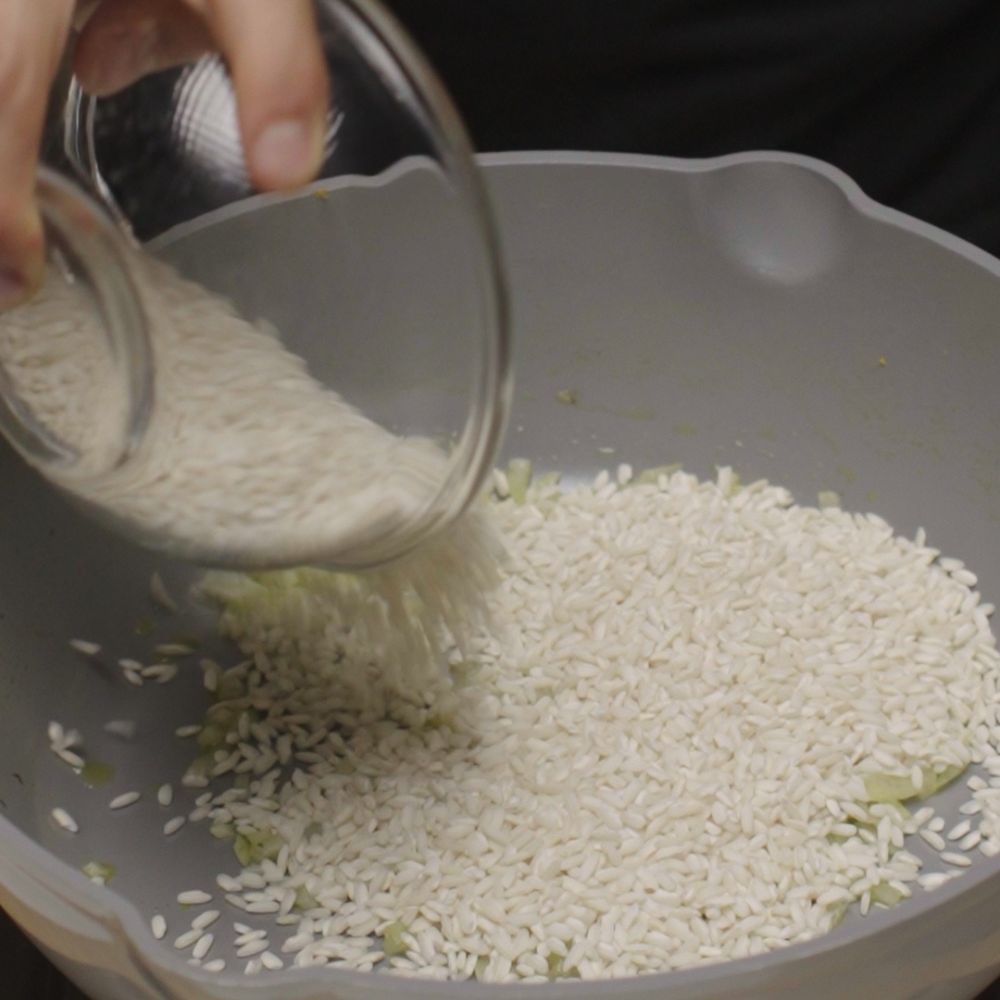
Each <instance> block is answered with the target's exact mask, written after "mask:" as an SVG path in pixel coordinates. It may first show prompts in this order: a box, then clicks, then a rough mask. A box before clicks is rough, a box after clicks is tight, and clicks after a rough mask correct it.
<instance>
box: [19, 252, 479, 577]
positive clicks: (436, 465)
mask: <svg viewBox="0 0 1000 1000" xmlns="http://www.w3.org/2000/svg"><path fill="white" fill-rule="evenodd" d="M132 264H133V276H134V277H135V278H136V281H137V283H138V285H139V286H140V288H141V289H142V292H143V295H144V299H145V302H146V305H147V311H148V314H149V319H150V339H151V345H152V349H153V355H154V358H155V369H156V370H155V386H154V392H155V406H154V408H153V411H152V418H151V422H150V425H149V428H148V430H147V432H146V434H145V436H144V438H143V440H142V443H141V445H140V447H139V448H138V450H137V451H136V452H135V453H134V454H133V455H132V456H131V457H130V458H129V460H128V461H127V462H125V463H124V464H122V465H120V466H118V467H115V468H111V469H110V470H109V469H108V464H109V462H110V461H112V460H113V459H114V457H115V456H116V455H117V450H116V449H117V448H118V447H119V446H120V441H121V433H120V428H121V421H122V419H123V418H122V413H123V405H124V404H123V396H122V391H121V379H120V376H119V375H118V372H117V368H116V366H115V365H114V364H113V362H112V357H111V354H110V353H109V351H108V347H107V344H106V342H105V339H104V335H103V333H102V327H101V326H100V325H99V324H98V322H97V314H96V313H95V312H94V310H93V309H92V307H91V306H90V305H89V303H88V302H87V301H86V300H85V296H84V295H83V293H82V291H81V289H80V288H79V287H78V286H75V285H70V284H67V283H66V282H65V281H63V280H62V279H61V278H59V277H58V276H57V275H56V274H55V273H54V272H52V273H50V274H49V276H48V279H47V281H46V283H45V286H44V288H43V289H42V290H41V292H40V293H39V294H38V295H37V296H36V297H35V298H34V299H32V300H31V301H30V302H29V303H27V304H26V305H24V306H22V307H20V308H18V309H15V310H13V311H9V312H6V313H4V314H3V315H2V317H0V362H2V364H3V368H4V372H5V374H6V375H7V376H8V377H9V378H10V380H11V383H12V385H13V387H14V388H15V390H16V391H17V392H18V393H19V395H20V396H21V398H22V400H24V402H25V403H26V404H27V406H28V408H29V409H30V410H31V411H32V412H33V413H34V414H35V415H36V416H37V417H38V418H39V419H40V420H41V421H42V423H43V424H44V425H45V426H46V427H47V429H48V430H49V431H50V432H52V433H54V434H55V435H56V436H57V437H58V438H60V439H61V440H62V441H63V442H64V443H66V444H68V445H70V446H72V447H73V448H75V449H76V450H77V451H78V452H79V453H80V455H81V458H80V461H79V462H77V463H76V464H75V465H73V466H72V467H68V468H59V467H55V468H49V469H46V472H47V473H48V474H49V475H50V476H51V477H53V478H55V479H56V480H57V482H59V483H60V485H62V486H63V487H64V488H66V489H68V490H70V491H71V492H73V493H74V494H76V495H77V496H79V497H80V498H82V499H84V500H86V501H87V502H89V503H90V504H93V505H95V506H96V507H97V508H99V509H100V510H102V511H104V512H105V513H108V514H110V515H112V516H113V517H114V518H115V519H117V520H119V521H120V522H123V523H124V524H125V525H127V526H128V527H130V528H131V529H132V530H133V531H135V532H136V533H138V534H139V535H141V536H142V537H144V538H147V539H151V540H153V541H155V542H156V543H157V544H159V545H161V546H164V547H166V548H167V549H168V550H170V551H173V552H176V553H178V554H180V555H186V556H193V557H194V558H198V559H200V560H201V561H202V562H206V561H211V559H210V557H212V556H214V557H215V558H216V559H218V558H220V556H225V557H227V558H230V559H231V558H232V557H233V556H238V557H240V560H241V561H240V563H239V565H242V566H255V565H256V566H274V565H296V564H315V563H316V562H317V561H319V562H327V563H329V562H338V561H339V562H341V563H344V562H354V561H357V560H358V559H361V560H363V559H364V556H363V553H364V552H365V551H366V547H367V546H369V545H370V544H371V543H372V542H377V541H379V540H380V539H382V538H383V537H384V535H385V534H386V533H387V532H388V531H390V529H396V528H398V527H400V526H401V525H403V526H405V525H410V524H411V523H412V522H413V521H414V519H415V518H416V517H417V516H418V515H419V514H420V513H421V512H422V511H423V510H424V508H425V507H426V506H427V505H428V503H429V502H430V501H431V499H432V498H433V497H434V496H435V494H436V491H437V490H438V488H439V486H440V484H441V483H442V481H443V479H444V476H445V470H446V468H447V457H446V455H445V453H444V452H443V451H442V450H441V448H439V447H438V446H436V445H435V444H433V443H432V442H430V441H428V440H425V439H419V438H413V437H399V436H397V435H395V434H392V433H390V432H389V431H387V430H385V429H384V428H383V427H380V426H379V425H378V424H376V423H374V422H373V421H371V420H369V419H368V418H367V417H365V416H364V415H363V414H361V413H359V412H358V411H357V410H355V409H354V408H353V407H352V406H350V405H348V404H347V403H346V402H344V400H342V399H341V398H340V397H339V396H337V395H336V394H335V393H334V392H332V391H330V390H329V389H328V388H327V387H325V386H323V385H322V384H320V383H319V382H317V381H316V380H315V379H313V378H312V376H311V375H310V374H309V372H308V370H307V367H306V364H305V362H304V361H303V360H302V359H301V358H299V357H298V356H296V355H295V354H292V353H291V352H289V351H287V350H286V349H285V348H284V347H283V346H282V344H281V341H280V340H279V339H278V337H277V336H276V335H275V334H274V333H273V331H268V330H267V329H265V328H263V327H262V326H259V325H255V324H252V323H250V322H248V321H247V320H245V319H243V318H242V317H241V316H239V315H238V314H237V313H236V311H235V310H234V308H233V307H232V305H231V304H230V303H228V302H227V301H226V300H224V299H222V298H220V297H219V296H217V295H214V294H212V293H211V292H208V291H206V290H205V289H204V288H202V287H200V286H199V285H197V284H195V283H193V282H190V281H186V280H184V279H182V278H181V277H180V276H179V275H178V274H176V273H175V272H174V271H172V270H171V269H170V268H168V267H166V266H165V265H164V264H162V263H159V262H157V261H156V260H154V259H153V258H150V257H146V256H145V255H139V254H136V255H135V256H134V259H133V261H132ZM463 530H464V537H463V539H462V545H463V547H464V548H466V549H468V548H469V547H470V546H479V547H481V548H486V549H487V550H488V549H489V542H488V540H487V539H484V538H483V537H481V531H480V532H477V531H476V530H473V529H472V528H470V527H469V526H468V525H466V526H464V527H463ZM488 554H490V555H492V553H488Z"/></svg>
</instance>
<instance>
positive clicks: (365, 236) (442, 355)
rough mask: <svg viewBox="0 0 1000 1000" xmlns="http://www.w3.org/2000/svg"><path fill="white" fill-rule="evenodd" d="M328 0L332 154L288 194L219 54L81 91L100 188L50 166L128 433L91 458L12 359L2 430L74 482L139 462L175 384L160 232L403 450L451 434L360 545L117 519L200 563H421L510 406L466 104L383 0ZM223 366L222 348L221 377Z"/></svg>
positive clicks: (500, 312) (82, 154) (74, 100)
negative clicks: (171, 529) (254, 180)
mask: <svg viewBox="0 0 1000 1000" xmlns="http://www.w3.org/2000/svg"><path fill="white" fill-rule="evenodd" d="M316 13H317V21H318V27H319V30H320V34H321V38H322V43H323V49H324V52H325V54H326V59H327V65H328V68H329V73H330V80H331V95H332V96H331V104H330V109H329V113H328V118H327V133H326V147H325V156H324V163H323V167H322V169H321V171H320V174H319V176H318V178H317V179H316V181H315V182H313V183H312V184H310V185H308V186H307V187H306V188H303V189H301V190H298V191H295V192H291V193H289V194H281V195H275V194H266V195H262V194H259V193H257V192H255V191H254V190H252V188H251V186H250V184H249V181H248V179H247V174H246V170H245V167H244V161H243V153H242V147H241V143H240V138H239V133H238V129H237V124H236V115H235V105H234V97H233V92H232V87H231V85H230V81H229V78H228V75H227V72H226V68H225V66H224V64H223V62H222V61H221V60H220V59H219V58H218V57H215V56H209V57H205V58H203V59H201V60H200V61H198V62H197V63H194V64H191V65H188V66H185V67H182V68H178V69H174V70H168V71H166V72H163V73H158V74H156V75H154V76H151V77H148V78H146V79H144V80H142V81H139V82H138V83H136V84H134V85H133V86H131V87H129V88H127V89H126V90H124V91H122V92H121V93H119V94H116V95H113V96H112V97H109V98H102V99H93V98H90V97H87V96H86V95H84V94H83V93H82V92H81V90H80V88H79V87H78V86H77V85H76V83H75V82H71V83H70V86H69V92H68V96H67V98H66V101H65V106H64V114H63V117H62V122H61V125H62V133H63V134H62V143H61V146H62V151H63V154H64V158H65V162H64V163H63V164H61V166H62V167H63V169H66V167H67V165H68V167H69V169H71V170H72V171H73V172H74V173H75V175H76V178H77V180H78V181H79V182H81V183H82V184H83V186H84V187H86V188H87V189H89V191H90V192H91V193H92V196H93V197H87V196H85V195H83V194H82V193H80V192H78V191H74V190H73V188H72V186H70V185H68V184H67V183H66V182H65V181H63V180H60V179H58V178H56V177H54V176H53V175H52V174H50V173H48V172H45V171H43V173H42V175H41V180H40V187H39V197H40V200H41V203H42V209H43V214H44V215H45V219H46V225H47V230H48V234H49V247H50V277H49V281H50V282H52V281H62V282H64V283H65V284H66V286H67V287H70V286H72V287H74V288H76V289H78V290H79V292H78V294H80V295H81V296H83V297H84V298H87V299H89V300H90V308H93V309H96V310H97V312H98V314H99V316H100V319H101V327H102V329H103V330H104V341H103V351H104V354H105V356H106V361H105V366H106V372H105V374H106V375H107V378H108V380H109V382H113V383H114V385H115V387H116V388H115V391H114V392H108V393H103V394H99V395H101V396H102V398H103V401H102V403H101V406H100V408H99V410H95V412H94V413H92V414H90V419H93V420H100V421H103V422H104V423H105V424H108V422H109V421H110V422H111V423H113V425H114V427H115V428H117V431H116V434H114V435H109V434H105V435H104V439H105V440H111V439H112V438H113V439H114V445H113V446H111V445H108V446H107V447H105V448H104V449H103V450H102V453H101V454H100V455H93V454H86V455H81V454H80V451H81V448H80V446H79V445H78V444H77V445H74V443H72V442H66V441H61V440H59V438H58V435H55V434H53V433H52V432H51V428H47V427H46V424H45V420H44V419H43V418H40V417H39V415H38V414H33V413H31V412H30V411H29V410H28V409H26V408H25V406H24V405H23V400H19V398H18V394H17V392H16V391H15V388H14V386H13V383H12V381H11V379H9V378H7V377H6V376H7V374H8V373H7V372H6V371H5V370H4V369H0V376H2V377H0V396H2V397H3V398H2V402H0V429H2V430H3V431H4V433H6V434H7V436H8V437H9V438H10V439H11V440H12V441H13V442H14V443H15V445H16V446H17V447H18V448H19V449H20V450H21V451H22V453H23V454H25V456H26V457H28V458H29V460H31V461H32V462H34V463H35V464H36V465H38V466H39V467H40V468H41V469H42V471H43V472H46V473H47V474H49V475H50V476H51V478H54V479H55V480H56V481H57V482H62V483H63V484H64V485H66V484H67V483H68V484H69V488H70V491H71V492H73V486H72V475H73V471H72V470H73V468H74V467H77V468H80V469H83V468H85V469H86V470H87V472H88V473H91V472H93V471H94V470H95V469H101V470H106V469H108V468H119V469H120V468H122V467H123V465H124V466H127V464H128V463H130V462H131V463H135V462H136V454H137V452H139V451H141V449H142V448H143V447H146V448H148V447H150V446H151V441H150V432H149V426H150V425H152V426H153V427H154V430H155V428H156V422H157V415H158V414H159V413H161V412H162V411H163V410H164V409H165V407H166V406H167V404H168V403H169V402H170V397H169V395H168V396H167V398H166V399H164V394H165V393H167V394H169V393H170V392H172V391H173V390H172V388H171V384H170V383H169V381H168V380H166V379H165V378H164V377H163V373H162V370H161V369H162V368H163V365H162V359H161V364H160V365H159V366H158V364H157V350H156V337H155V336H154V337H153V338H152V341H153V343H152V349H151V346H150V333H149V329H150V325H151V320H152V321H153V323H152V325H153V327H154V328H155V322H156V321H157V317H156V316H155V315H153V313H151V310H155V309H156V308H157V305H156V303H155V301H153V300H155V296H153V297H152V299H151V296H150V294H149V290H148V288H146V287H144V283H143V281H141V280H136V273H135V263H136V262H135V259H134V249H132V248H134V247H135V246H139V245H141V246H142V247H143V248H144V249H145V250H146V251H148V252H149V253H151V254H153V255H155V256H157V257H159V258H161V259H162V260H163V261H165V262H166V263H168V264H169V265H171V266H172V267H173V268H175V269H176V270H177V271H178V272H180V274H181V275H183V276H184V277H185V278H188V279H191V280H193V281H195V282H197V283H198V284H199V285H201V286H204V287H205V288H207V289H209V290H210V291H212V292H214V293H218V294H219V295H221V296H224V297H225V298H226V299H228V300H230V301H231V302H232V303H234V305H235V307H236V310H237V311H238V312H239V314H240V315H241V316H243V317H246V318H247V319H248V320H253V321H259V322H261V323H264V324H266V325H267V326H268V328H270V329H273V330H274V331H276V333H277V335H278V336H280V338H281V342H282V344H283V346H284V348H285V349H286V350H287V351H288V352H291V353H292V354H294V355H297V356H298V357H300V358H301V359H302V360H303V361H304V362H305V364H306V366H307V369H308V372H309V374H310V375H311V376H312V378H313V379H315V380H316V381H317V382H319V383H320V384H321V385H323V386H325V387H327V388H330V389H333V390H334V391H335V392H336V393H337V394H338V395H339V396H340V397H341V398H343V399H344V400H346V401H347V402H348V403H350V404H352V405H353V406H354V407H356V408H357V410H359V411H360V412H361V413H362V414H364V415H365V416H366V417H369V418H371V420H373V421H375V422H376V423H378V424H379V425H381V426H382V427H384V428H386V429H387V430H389V431H391V432H392V433H393V434H394V435H397V436H399V437H400V438H401V439H404V440H406V441H414V440H420V441H429V440H432V441H434V442H436V444H437V445H439V446H440V452H441V456H442V457H441V462H440V463H439V464H438V465H436V466H435V473H434V475H433V477H428V481H427V482H426V484H425V485H426V491H425V493H426V495H424V496H423V497H422V498H421V499H420V502H419V503H418V504H413V503H409V504H407V505H406V509H405V510H404V509H403V508H400V509H398V510H394V511H391V512H390V514H389V515H387V516H386V517H382V518H380V519H378V521H377V523H373V524H371V525H369V530H367V532H364V533H362V534H361V535H354V536H352V537H351V541H350V544H344V543H343V541H339V542H337V543H336V544H333V545H332V547H331V546H330V545H329V544H326V543H324V542H323V540H322V539H321V538H320V537H318V536H317V538H316V544H315V545H314V546H313V548H312V549H311V550H310V551H306V550H303V549H302V548H301V546H300V547H299V548H297V549H295V550H294V551H293V550H291V549H286V551H284V552H283V553H282V552H269V551H268V550H267V547H266V546H262V547H259V548H258V549H257V550H256V551H251V550H253V549H254V546H253V544H252V543H253V540H254V534H253V525H248V533H247V535H246V539H247V542H248V544H247V545H243V544H241V545H235V546H234V545H233V543H232V540H231V539H229V540H228V541H222V540H220V539H212V538H205V539H200V540H197V541H194V540H192V539H186V540H184V539H180V540H179V539H177V538H164V537H162V535H161V534H160V533H158V532H157V531H153V532H146V531H144V530H143V528H142V526H141V525H139V524H137V523H135V521H134V519H133V520H131V521H130V520H128V519H125V520H123V519H122V518H119V517H116V515H115V512H114V511H113V510H108V509H104V510H98V513H101V514H102V516H104V517H105V518H110V519H111V520H112V521H115V522H116V523H117V524H118V526H119V527H120V528H125V530H128V531H130V532H131V533H132V534H133V535H134V536H136V537H137V538H138V539H139V540H140V541H142V542H143V543H144V544H147V545H151V546H154V547H157V548H161V549H165V550H167V551H169V552H171V553H173V554H175V555H179V556H182V557H184V558H188V559H192V560H195V561H198V562H201V563H206V564H212V565H226V566H240V567H244V568H266V567H269V566H278V565H293V564H300V563H302V562H308V563H312V564H322V565H336V566H341V567H349V568H356V567H361V566H369V565H375V564H378V563H381V562H384V561H387V560H389V559H392V558H394V557H396V556H399V555H401V554H403V553H404V552H406V551H408V550H409V549H412V548H413V547H415V546H416V545H417V544H419V543H420V541H422V540H423V539H424V538H426V537H428V536H429V535H430V534H432V533H433V532H435V531H437V530H439V529H440V528H442V527H444V526H445V525H447V524H448V523H450V522H451V521H453V520H454V519H455V518H456V517H457V516H458V515H459V514H460V513H461V512H462V511H463V510H464V509H465V508H466V507H467V506H468V505H469V504H470V503H471V502H472V500H473V499H474V498H475V496H476V495H477V493H478V491H479V489H480V487H481V485H482V483H483V481H484V478H485V476H486V475H487V473H488V471H489V469H490V467H491V465H492V461H493V458H494V455H495V451H496V449H497V447H498V444H499V440H500V437H501V435H502V431H503V426H504V423H505V419H506V414H507V409H508V405H509V398H510V374H509V364H510V358H509V334H508V324H507V313H506V303H505V294H504V285H503V277H502V269H501V262H500V254H499V250H498V242H497V236H496V231H495V226H494V223H493V219H492V215H491V212H490V209H489V205H488V202H487V198H486V195H485V192H484V190H483V187H482V183H481V181H480V178H479V174H478V172H477V169H476V167H475V164H474V160H473V157H472V154H471V151H470V147H469V144H468V141H467V139H466V137H465V134H464V131H463V128H462V126H461V123H460V121H459V119H458V116H457V114H456V113H455V111H454V109H453V108H452V106H451V104H450V101H449V100H448V98H447V96H446V95H445V93H444V91H443V89H442V88H441V86H440V85H439V84H438V83H437V81H436V80H435V78H434V76H433V74H432V73H431V71H430V70H429V68H428V67H427V65H426V64H425V62H424V61H423V59H422V58H421V57H420V55H419V54H418V53H417V51H416V50H415V48H414V47H413V45H412V44H411V43H410V42H409V41H408V40H407V39H406V37H405V35H404V34H403V32H402V31H401V29H400V28H399V27H398V25H396V23H395V22H394V21H393V20H392V19H391V18H390V17H389V16H388V15H387V14H386V13H385V11H383V10H382V8H380V7H379V6H378V5H377V4H375V3H371V2H369V0H320V2H317V3H316ZM95 201H96V202H99V203H100V206H101V207H100V208H98V206H97V204H95ZM109 219H113V220H114V224H113V225H112V224H111V223H110V222H109V221H108V220H109ZM81 222H82V225H81ZM130 245H131V246H130ZM0 364H5V359H4V358H3V357H2V356H0ZM226 365H227V362H226V357H225V356H220V357H219V358H218V366H219V373H220V375H223V374H225V372H226ZM111 405H113V406H114V414H113V416H109V414H108V412H106V408H107V406H111ZM154 436H155V435H154ZM82 450H83V451H86V449H85V448H84V449H82ZM84 460H86V461H84ZM390 464H391V463H390V462H388V460H385V461H383V466H385V467H381V466H379V465H378V463H377V462H375V461H374V460H373V464H372V468H371V470H370V474H366V475H367V480H368V481H367V482H366V483H365V484H364V489H363V490H362V489H361V486H360V485H358V484H355V485H353V486H351V484H350V483H347V482H345V485H344V489H345V491H353V493H354V495H347V492H345V495H344V496H343V497H342V498H340V499H342V500H343V503H344V504H345V505H346V506H345V507H344V509H345V510H346V509H349V508H350V505H351V504H354V505H355V506H356V507H357V508H358V509H359V510H361V509H362V508H364V507H365V506H366V505H367V504H368V503H369V499H368V498H369V496H375V495H376V494H375V492H373V491H377V490H378V489H380V488H381V485H385V484H391V482H392V478H393V476H394V475H395V473H396V471H397V470H395V469H393V468H391V467H389V465H390ZM348 478H349V477H348ZM355 478H357V477H355ZM431 480H433V481H431ZM92 506H94V505H92ZM96 507H98V508H100V507H101V504H97V505H96Z"/></svg>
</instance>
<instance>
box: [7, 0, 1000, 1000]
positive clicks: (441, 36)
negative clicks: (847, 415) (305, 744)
mask: <svg viewBox="0 0 1000 1000" xmlns="http://www.w3.org/2000/svg"><path fill="white" fill-rule="evenodd" d="M388 3H389V6H390V7H391V8H392V9H393V10H394V11H395V12H396V14H397V15H398V17H399V18H400V20H402V21H403V23H404V24H405V25H406V26H407V27H408V28H409V29H410V31H411V33H412V34H413V35H414V36H415V37H416V39H417V40H418V41H419V43H420V44H421V45H422V46H423V48H424V49H425V51H426V52H427V53H428V55H429V56H430V58H431V60H432V61H433V62H434V64H435V65H436V66H437V68H438V71H439V73H440V75H441V76H442V77H443V79H444V81H445V83H446V85H447V86H448V87H449V89H450V90H451V92H452V95H453V96H454V98H455V100H456V103H457V104H458V106H459V109H460V111H461V112H462V114H463V116H464V117H465V119H466V122H467V124H468V126H469V129H470V131H471V132H472V136H473V139H474V142H475V144H476V145H477V147H478V148H479V149H481V150H490V151H494V150H508V149H577V150H581V149H586V150H613V151H619V152H638V153H655V154H663V155H670V156H712V155H716V154H721V153H728V152H735V151H738V150H746V149H780V150H789V151H794V152H799V153H806V154H809V155H812V156H817V157H820V158H821V159H824V160H828V161H829V162H831V163H833V164H835V165H836V166H838V167H840V168H841V169H842V170H844V171H846V172H847V173H848V174H849V175H850V176H852V177H853V178H854V179H855V180H856V181H857V182H858V183H859V184H860V185H861V187H862V188H864V190H865V191H866V192H867V193H868V194H869V195H871V196H872V197H874V198H876V199H877V200H879V201H882V202H884V203H886V204H888V205H891V206H893V207H895V208H899V209H901V210H903V211H905V212H908V213H910V214H912V215H915V216H917V217H919V218H922V219H925V220H926V221H928V222H932V223H934V224H936V225H938V226H941V227H942V228H944V229H947V230H949V231H950V232H953V233H956V234H957V235H959V236H962V237H964V238H965V239H967V240H970V241H971V242H973V243H976V244H977V245H979V246H981V247H983V248H984V249H986V250H988V251H990V252H991V253H994V254H996V255H998V256H1000V0H798V2H796V0H784V2H782V0H388ZM0 955H2V956H3V957H4V959H5V960H6V964H5V979H6V984H5V988H4V989H3V994H4V995H5V996H7V997H10V998H11V1000H81V998H82V994H80V993H79V992H78V991H77V990H75V989H73V988H72V987H71V986H69V985H68V984H67V983H66V982H65V981H64V980H63V979H62V978H61V977H60V976H59V974H58V973H56V972H55V970H54V969H53V968H52V967H51V966H49V965H48V963H47V962H46V961H45V960H44V959H43V958H42V957H41V956H40V955H39V954H38V952H36V951H35V950H34V948H33V947H32V946H31V945H30V944H29V943H28V942H27V941H26V940H25V939H24V938H23V936H22V935H21V934H20V933H19V932H18V931H17V930H16V929H15V928H14V927H13V925H12V924H11V923H10V922H9V921H8V920H7V919H6V917H4V916H3V915H2V914H0ZM862 1000H867V998H862ZM981 1000H1000V986H994V987H992V988H991V989H990V990H988V991H987V992H986V993H984V994H983V997H982V998H981Z"/></svg>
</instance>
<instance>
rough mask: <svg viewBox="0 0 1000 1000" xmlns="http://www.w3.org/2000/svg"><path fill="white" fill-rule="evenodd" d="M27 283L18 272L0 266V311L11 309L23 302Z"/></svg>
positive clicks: (26, 291)
mask: <svg viewBox="0 0 1000 1000" xmlns="http://www.w3.org/2000/svg"><path fill="white" fill-rule="evenodd" d="M27 294H28V283H27V282H26V281H25V280H24V277H23V275H22V274H21V272H20V271H16V270H14V268H11V267H2V266H0V309H11V308H12V307H14V306H16V305H18V304H20V303H21V302H23V301H24V298H25V296H26V295H27Z"/></svg>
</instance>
